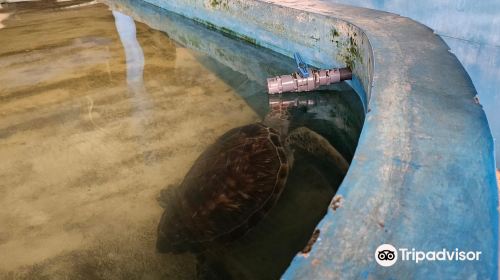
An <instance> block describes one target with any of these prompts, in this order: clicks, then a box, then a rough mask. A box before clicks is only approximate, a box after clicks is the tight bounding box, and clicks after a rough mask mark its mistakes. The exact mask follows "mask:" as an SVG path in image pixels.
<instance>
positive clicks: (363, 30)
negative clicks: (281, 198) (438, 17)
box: [145, 0, 498, 279]
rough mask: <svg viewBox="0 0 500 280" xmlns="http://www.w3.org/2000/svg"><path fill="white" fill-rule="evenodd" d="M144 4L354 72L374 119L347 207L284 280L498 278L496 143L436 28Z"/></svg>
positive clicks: (249, 0)
mask: <svg viewBox="0 0 500 280" xmlns="http://www.w3.org/2000/svg"><path fill="white" fill-rule="evenodd" d="M145 1H146V2H149V3H152V4H154V5H157V6H159V7H162V8H165V9H167V10H170V11H173V12H176V13H179V14H182V15H184V16H186V17H189V18H193V19H195V20H197V21H199V22H203V23H205V24H207V25H209V26H211V27H214V28H217V29H219V30H221V31H223V32H226V33H228V34H232V35H234V36H237V37H240V38H243V39H245V40H247V41H249V42H251V43H255V44H258V45H262V46H265V47H267V48H270V49H272V50H275V51H277V52H279V53H282V54H285V55H289V56H290V55H291V54H292V53H293V52H295V51H300V52H301V53H302V54H303V56H304V58H305V59H306V60H308V61H312V62H313V63H312V64H314V65H315V66H318V67H331V66H342V65H348V66H350V67H351V68H352V69H353V71H354V73H355V75H356V79H355V80H354V81H353V83H352V85H353V87H354V88H355V89H356V90H357V92H358V93H359V94H360V97H361V99H362V100H363V102H364V104H365V109H366V111H367V117H366V122H365V124H364V127H363V131H362V134H361V137H360V141H359V146H358V148H357V150H356V154H355V156H354V159H353V162H352V165H351V168H350V170H349V172H348V174H347V176H346V178H345V180H344V182H343V184H342V186H341V187H340V189H339V192H338V197H342V198H341V201H342V202H341V207H340V208H338V209H336V210H335V211H333V210H329V211H328V213H327V215H326V216H325V217H324V219H323V221H322V222H321V223H320V224H319V225H318V228H319V229H320V232H321V233H320V238H319V239H318V241H317V242H316V244H315V245H314V246H313V249H312V251H311V252H310V253H309V254H307V255H298V256H297V257H296V258H295V259H294V261H293V262H292V264H291V266H290V268H289V269H288V271H287V272H286V273H285V274H284V276H283V277H284V278H285V279H325V278H329V279H330V278H335V279H336V278H340V279H352V278H354V279H358V278H363V279H372V278H373V279H379V278H383V279H385V278H402V279H406V278H417V279H422V278H424V279H442V278H446V279H448V278H450V277H451V278H454V277H457V278H464V277H467V278H473V279H497V278H498V255H497V252H498V210H497V206H498V193H497V183H496V178H495V161H494V155H493V140H492V137H491V133H490V131H489V128H488V124H487V120H486V117H485V115H484V112H483V110H482V108H481V106H480V105H479V104H478V103H477V102H476V101H475V99H474V97H475V95H476V91H475V89H474V87H473V85H472V83H471V81H470V79H469V76H468V75H467V73H466V72H465V70H464V69H463V67H462V66H461V64H460V63H459V62H458V60H457V59H456V57H455V56H454V55H453V54H451V53H450V52H449V51H448V47H447V46H446V44H445V43H444V42H443V41H442V40H441V39H440V38H439V37H438V36H436V35H435V34H434V33H433V32H432V30H430V29H429V28H427V27H426V26H423V25H421V24H419V23H417V22H414V21H412V20H410V19H408V18H403V17H400V16H397V15H394V14H390V13H384V12H378V11H373V10H368V9H362V8H354V7H348V6H341V5H331V4H329V3H327V2H322V1H319V0H312V1H307V2H304V1H301V2H299V1H291V0H285V1H277V0H276V1H275V2H276V3H273V2H272V1H271V2H264V1H258V0H234V1H228V0H206V1H203V0H168V1H167V0H145ZM277 3H279V4H277ZM383 243H390V244H392V245H394V246H395V247H396V248H401V247H403V248H409V249H410V250H411V248H415V249H417V250H422V251H427V250H436V251H437V250H442V249H443V248H446V249H448V250H454V249H455V248H458V249H460V250H465V251H469V250H471V251H481V252H482V254H481V258H480V260H479V261H470V262H468V261H462V262H461V261H456V262H451V261H445V262H424V263H419V264H415V263H414V262H410V261H406V262H402V261H399V262H397V263H396V264H395V265H394V266H392V267H390V268H384V267H381V266H378V265H377V263H376V262H375V260H374V252H375V249H376V248H377V247H378V246H379V245H380V244H383Z"/></svg>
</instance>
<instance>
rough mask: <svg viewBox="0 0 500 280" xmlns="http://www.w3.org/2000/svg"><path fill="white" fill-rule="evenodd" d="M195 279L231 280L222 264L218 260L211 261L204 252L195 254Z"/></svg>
mask: <svg viewBox="0 0 500 280" xmlns="http://www.w3.org/2000/svg"><path fill="white" fill-rule="evenodd" d="M196 259H197V263H196V279H197V280H232V279H233V277H231V275H229V273H227V272H226V271H225V269H224V265H223V264H222V263H219V262H215V261H212V260H210V259H209V258H208V256H207V255H206V254H205V253H201V254H198V255H197V256H196Z"/></svg>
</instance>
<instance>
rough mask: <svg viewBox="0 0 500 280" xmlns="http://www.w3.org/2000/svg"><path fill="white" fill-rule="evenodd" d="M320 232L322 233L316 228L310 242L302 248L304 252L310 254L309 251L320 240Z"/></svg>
mask: <svg viewBox="0 0 500 280" xmlns="http://www.w3.org/2000/svg"><path fill="white" fill-rule="evenodd" d="M319 233H320V231H319V229H315V230H314V232H313V234H312V236H311V238H310V239H309V242H307V245H306V247H304V249H302V251H301V253H302V254H308V253H309V252H311V250H312V247H313V245H314V243H316V241H317V240H318V237H319Z"/></svg>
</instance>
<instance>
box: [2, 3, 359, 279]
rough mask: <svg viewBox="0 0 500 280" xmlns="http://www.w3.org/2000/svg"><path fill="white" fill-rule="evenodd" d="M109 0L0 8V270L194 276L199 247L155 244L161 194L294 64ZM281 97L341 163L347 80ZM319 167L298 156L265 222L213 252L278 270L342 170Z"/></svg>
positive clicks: (352, 133)
mask: <svg viewBox="0 0 500 280" xmlns="http://www.w3.org/2000/svg"><path fill="white" fill-rule="evenodd" d="M108 4H109V5H111V7H112V9H110V8H109V7H108V6H106V5H105V4H102V3H97V2H95V1H88V0H80V1H41V2H40V1H35V2H16V3H3V4H2V7H1V8H0V46H1V48H0V66H1V67H0V115H1V118H0V158H1V159H3V160H2V161H0V205H2V206H1V207H0V224H1V225H2V227H0V278H1V279H67V277H70V278H71V279H136V278H144V279H194V278H196V265H197V260H196V256H194V255H192V254H181V255H172V254H163V255H161V254H157V253H156V252H155V250H154V247H155V239H156V226H157V224H158V221H159V218H160V215H161V213H162V208H161V207H160V206H159V205H158V203H157V197H158V194H159V192H160V190H161V189H162V188H164V187H166V186H168V185H170V184H177V183H179V182H180V181H181V180H182V179H183V177H184V175H185V174H186V172H187V171H188V170H189V168H190V167H191V165H192V164H193V162H194V160H195V159H196V158H197V157H198V156H199V155H200V154H201V153H202V152H203V151H204V150H205V149H206V148H207V147H208V146H209V145H210V144H211V143H213V142H214V141H215V140H216V139H217V137H218V136H220V135H222V134H223V133H224V132H226V131H228V130H229V129H231V128H233V127H238V126H241V125H245V124H249V123H253V122H256V121H260V120H261V119H262V118H263V117H264V116H265V115H266V113H267V112H268V108H269V105H268V103H269V100H268V99H267V95H266V94H265V85H264V83H265V78H266V77H268V76H272V75H276V74H283V73H289V72H290V71H292V70H293V68H294V66H293V61H291V60H290V59H287V58H284V57H282V56H279V55H276V54H274V53H270V52H267V51H264V50H263V49H260V48H257V47H255V46H251V45H248V44H246V43H245V42H242V41H238V40H233V39H230V38H228V37H225V36H223V35H221V34H219V33H217V32H214V31H211V30H207V29H204V28H202V27H200V26H199V25H197V24H194V23H192V22H191V21H187V20H185V19H183V18H181V17H178V16H175V15H171V14H168V13H164V12H162V11H161V10H159V9H156V8H154V7H151V6H148V5H138V4H137V3H135V4H134V3H132V1H128V2H126V1H113V2H110V3H108ZM131 16H132V17H131ZM134 19H135V20H134ZM160 30H161V31H160ZM287 99H289V100H288V101H297V102H298V101H300V102H301V103H308V104H309V105H308V106H299V107H298V108H295V109H294V110H293V112H294V123H293V126H294V127H298V126H308V127H310V128H311V129H314V130H316V131H318V132H319V133H321V134H322V135H323V136H324V137H326V138H327V139H329V140H330V142H331V143H332V144H333V145H334V146H335V147H337V149H338V150H339V151H340V152H341V153H342V154H343V155H344V156H345V157H346V158H347V159H348V160H350V159H351V158H352V155H353V153H354V150H355V147H356V143H357V138H358V136H359V133H360V130H361V126H362V122H363V115H362V114H361V113H360V112H361V111H362V107H361V104H360V103H359V100H357V97H356V94H355V93H354V92H353V91H352V90H351V89H350V88H348V87H347V86H346V85H344V84H341V85H339V86H337V87H333V88H332V89H331V90H330V91H328V92H319V93H316V94H306V95H294V96H290V97H288V98H287ZM328 167H329V166H326V165H325V164H323V163H322V162H321V161H319V162H318V161H316V160H313V159H312V158H310V157H309V156H308V155H307V154H304V153H300V152H298V153H297V160H296V165H295V167H294V169H293V172H292V173H291V174H290V177H289V184H288V185H287V188H286V190H285V192H284V193H283V196H282V198H281V199H280V202H279V203H278V204H277V205H276V207H275V208H274V209H273V210H272V211H271V213H269V216H268V218H266V219H265V220H264V221H263V222H262V223H260V224H259V225H258V226H257V227H256V228H255V229H254V230H253V231H252V232H250V233H249V234H248V235H246V236H245V237H244V238H243V239H241V240H238V241H237V242H235V243H233V244H232V245H231V246H226V247H224V246H223V247H221V248H218V249H217V250H219V251H218V252H219V254H217V255H216V257H211V258H209V261H210V262H212V263H213V262H217V263H218V264H221V263H222V264H223V265H224V266H226V268H225V270H228V272H227V273H232V274H233V275H235V274H240V275H242V277H250V276H252V273H261V274H262V273H263V274H266V275H268V277H271V278H276V277H277V275H279V274H280V272H281V271H282V270H283V269H284V268H285V267H286V266H287V264H288V262H289V261H290V258H291V257H292V256H293V254H295V252H297V251H298V250H300V249H301V248H302V247H303V246H304V245H305V243H307V240H308V238H309V236H310V234H311V233H312V231H313V230H314V226H315V224H316V223H317V221H319V219H320V218H321V217H322V215H323V214H324V212H325V211H326V209H327V207H328V204H329V202H330V199H331V197H332V196H333V195H334V193H335V189H336V188H337V186H338V184H339V183H340V180H341V179H342V178H341V176H339V175H335V173H332V172H326V171H325V168H328ZM297 221H300V223H298V222H297ZM273 246H274V247H273ZM262 256H265V257H263V258H262ZM263 260H273V261H274V263H275V264H274V265H269V263H270V261H264V262H263ZM266 263H267V265H266Z"/></svg>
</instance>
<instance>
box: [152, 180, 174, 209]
mask: <svg viewBox="0 0 500 280" xmlns="http://www.w3.org/2000/svg"><path fill="white" fill-rule="evenodd" d="M175 188H176V186H174V185H168V187H166V188H163V189H162V190H161V191H160V195H159V196H158V197H157V198H156V200H157V201H158V204H159V205H160V207H161V208H163V209H165V208H167V205H168V204H169V203H170V202H171V201H172V200H173V199H174V193H175Z"/></svg>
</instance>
